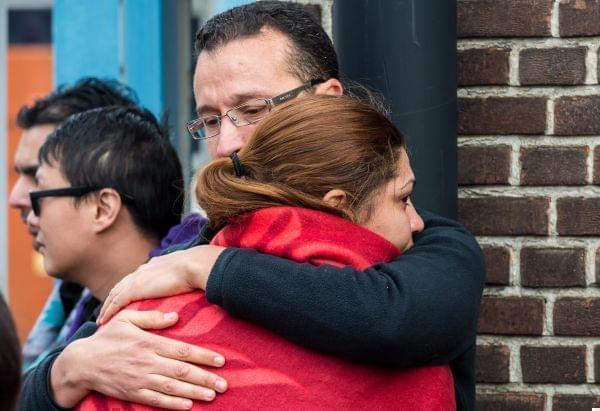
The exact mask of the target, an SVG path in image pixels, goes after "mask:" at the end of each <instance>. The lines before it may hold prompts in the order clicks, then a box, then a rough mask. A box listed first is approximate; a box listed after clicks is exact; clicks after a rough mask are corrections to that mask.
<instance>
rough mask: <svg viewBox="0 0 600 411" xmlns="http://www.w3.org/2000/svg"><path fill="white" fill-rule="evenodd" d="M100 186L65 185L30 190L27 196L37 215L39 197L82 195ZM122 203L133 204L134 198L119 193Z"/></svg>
mask: <svg viewBox="0 0 600 411" xmlns="http://www.w3.org/2000/svg"><path fill="white" fill-rule="evenodd" d="M100 189H102V187H65V188H55V189H52V190H38V191H30V192H29V198H30V199H31V209H32V210H33V214H35V215H36V217H39V216H40V214H41V212H42V209H41V204H40V199H41V198H43V197H83V196H85V195H87V194H89V193H92V192H94V191H98V190H100ZM119 195H120V196H121V201H123V203H128V204H134V202H135V201H134V199H133V197H131V196H130V195H127V194H123V193H119Z"/></svg>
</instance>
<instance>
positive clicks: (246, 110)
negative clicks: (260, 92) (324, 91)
mask: <svg viewBox="0 0 600 411" xmlns="http://www.w3.org/2000/svg"><path fill="white" fill-rule="evenodd" d="M324 82H325V80H323V79H314V80H310V81H308V82H306V83H304V84H302V85H301V86H300V87H296V88H295V89H292V90H289V91H286V92H285V93H282V94H279V95H278V96H275V97H273V98H254V99H252V100H248V101H246V102H245V103H243V104H240V105H239V106H235V107H233V108H231V109H229V110H227V111H226V112H225V114H221V115H219V114H215V115H212V116H204V117H199V118H197V119H196V120H192V121H189V122H188V123H187V124H186V126H187V129H188V131H189V133H190V135H191V136H192V138H193V139H195V140H204V139H207V138H210V137H214V136H216V135H217V134H219V132H220V131H221V119H222V118H223V117H224V116H227V117H229V119H230V120H231V122H232V123H233V124H234V125H235V126H237V127H242V126H247V125H249V124H253V123H256V122H258V121H260V120H261V119H262V118H263V117H264V116H266V115H267V114H268V113H269V111H271V110H272V109H273V107H275V106H277V105H279V104H282V103H285V102H286V101H289V100H292V99H293V98H296V97H297V96H298V94H300V93H301V92H303V91H305V90H308V89H310V88H312V87H313V86H315V85H317V84H320V83H324Z"/></svg>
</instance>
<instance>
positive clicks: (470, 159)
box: [458, 146, 511, 185]
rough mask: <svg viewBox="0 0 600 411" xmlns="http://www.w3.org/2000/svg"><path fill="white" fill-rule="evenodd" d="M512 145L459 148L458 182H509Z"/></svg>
mask: <svg viewBox="0 0 600 411" xmlns="http://www.w3.org/2000/svg"><path fill="white" fill-rule="evenodd" d="M510 162H511V147H510V146H493V147H488V146H477V147H474V146H469V147H459V148H458V184H460V185H476V184H508V179H509V177H510Z"/></svg>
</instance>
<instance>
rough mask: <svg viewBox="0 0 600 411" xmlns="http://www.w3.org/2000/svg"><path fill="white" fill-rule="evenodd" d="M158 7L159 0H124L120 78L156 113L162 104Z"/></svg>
mask: <svg viewBox="0 0 600 411" xmlns="http://www.w3.org/2000/svg"><path fill="white" fill-rule="evenodd" d="M162 7H163V2H162V0H125V10H124V22H125V26H124V47H125V53H124V54H125V73H124V81H125V82H126V83H127V84H129V85H130V86H131V87H133V89H134V90H135V91H136V92H137V93H138V96H139V97H140V101H141V103H142V105H144V106H145V107H147V108H148V109H150V110H151V111H152V112H154V113H155V114H157V115H160V114H161V113H162V110H163V107H164V106H163V93H162V90H163V87H162V85H163V44H162V35H163V27H162V14H163V10H162ZM171 47H177V45H176V44H173V45H171Z"/></svg>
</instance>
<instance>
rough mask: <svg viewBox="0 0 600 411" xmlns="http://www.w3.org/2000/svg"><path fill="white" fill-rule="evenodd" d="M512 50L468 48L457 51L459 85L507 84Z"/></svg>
mask: <svg viewBox="0 0 600 411" xmlns="http://www.w3.org/2000/svg"><path fill="white" fill-rule="evenodd" d="M509 56H510V50H509V49H503V48H494V47H491V48H486V49H468V50H459V51H458V53H457V74H458V85H459V86H476V85H485V86H490V85H506V84H508V80H509V61H508V59H509Z"/></svg>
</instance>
